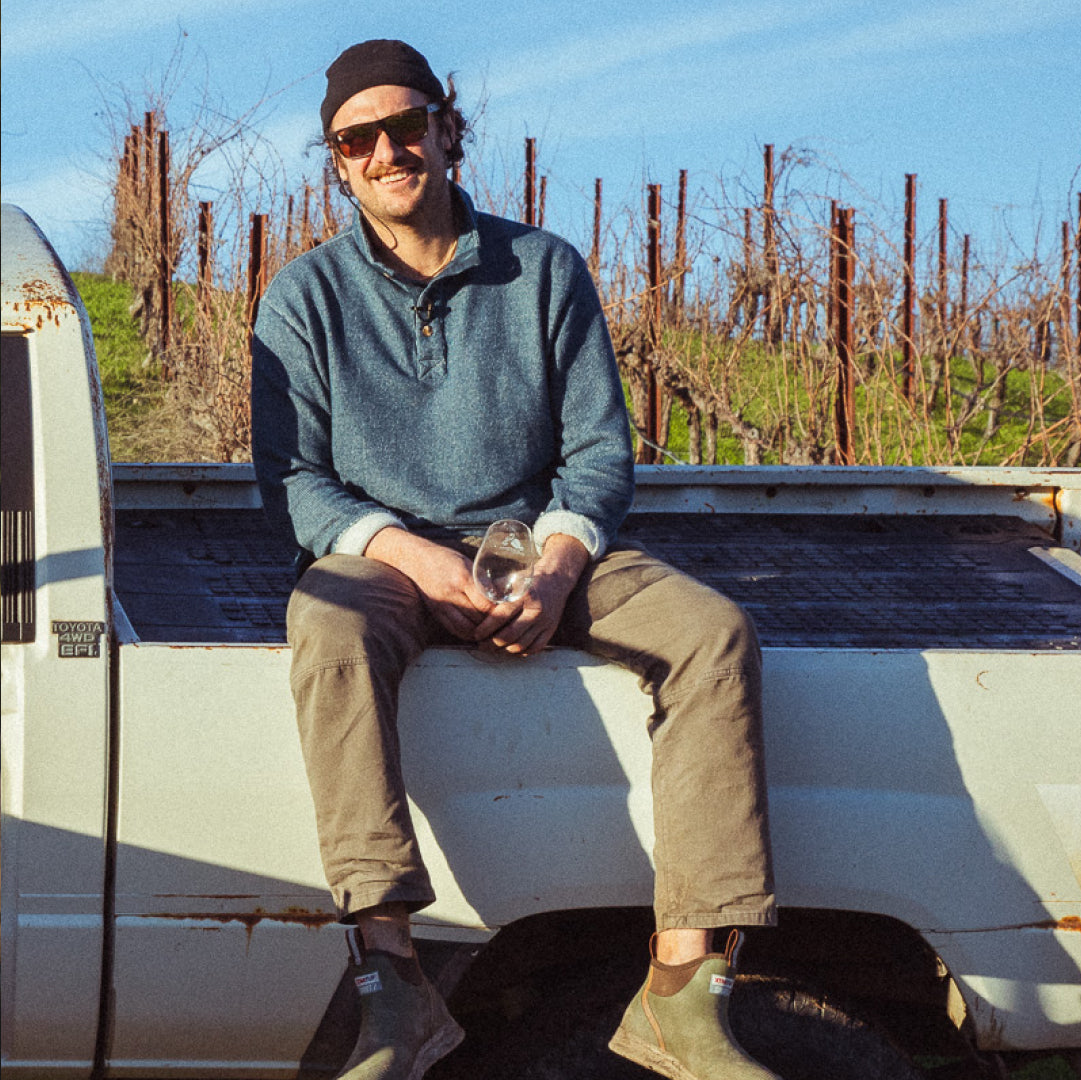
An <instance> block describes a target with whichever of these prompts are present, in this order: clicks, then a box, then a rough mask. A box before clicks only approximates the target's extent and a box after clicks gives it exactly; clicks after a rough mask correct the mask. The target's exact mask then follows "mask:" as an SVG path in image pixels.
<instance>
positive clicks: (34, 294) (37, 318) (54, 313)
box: [11, 278, 75, 330]
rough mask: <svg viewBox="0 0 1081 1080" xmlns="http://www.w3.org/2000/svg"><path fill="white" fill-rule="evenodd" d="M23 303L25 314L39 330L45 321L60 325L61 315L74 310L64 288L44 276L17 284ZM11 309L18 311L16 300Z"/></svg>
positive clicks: (18, 306) (18, 305)
mask: <svg viewBox="0 0 1081 1080" xmlns="http://www.w3.org/2000/svg"><path fill="white" fill-rule="evenodd" d="M19 292H20V293H21V294H22V297H23V303H24V304H25V306H26V314H27V315H29V316H30V317H31V318H32V319H33V320H34V322H35V324H36V325H35V328H36V329H38V330H40V329H41V328H42V327H43V326H44V325H45V323H46V322H51V323H53V324H54V325H57V326H59V325H60V319H61V316H63V315H66V314H67V313H68V312H71V311H74V310H75V305H74V304H73V303H72V301H71V297H70V296H69V295H68V293H67V290H66V289H61V288H58V287H57V285H56V284H55V283H52V282H48V281H46V280H45V279H44V278H31V279H30V280H29V281H24V282H22V283H21V284H20V285H19ZM11 306H12V310H13V311H19V309H20V304H19V303H18V301H16V302H15V303H13V304H12V305H11Z"/></svg>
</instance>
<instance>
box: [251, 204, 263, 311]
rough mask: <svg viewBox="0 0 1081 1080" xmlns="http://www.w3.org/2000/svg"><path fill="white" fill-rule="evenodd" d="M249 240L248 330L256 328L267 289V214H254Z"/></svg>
mask: <svg viewBox="0 0 1081 1080" xmlns="http://www.w3.org/2000/svg"><path fill="white" fill-rule="evenodd" d="M250 221H251V229H250V233H249V240H248V328H249V329H251V328H252V327H254V326H255V319H256V317H257V316H258V314H259V301H260V300H261V299H262V298H263V292H264V290H265V289H266V263H267V258H266V256H267V231H266V223H267V216H266V214H252V215H251V217H250Z"/></svg>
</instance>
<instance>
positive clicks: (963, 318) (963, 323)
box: [957, 233, 972, 352]
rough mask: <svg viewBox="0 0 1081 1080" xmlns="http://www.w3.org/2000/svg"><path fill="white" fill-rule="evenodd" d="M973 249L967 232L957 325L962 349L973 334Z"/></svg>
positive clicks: (962, 258)
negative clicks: (970, 319)
mask: <svg viewBox="0 0 1081 1080" xmlns="http://www.w3.org/2000/svg"><path fill="white" fill-rule="evenodd" d="M971 250H972V237H970V236H969V234H968V233H965V238H964V241H963V242H962V244H961V302H960V305H959V307H958V310H957V325H958V326H960V327H961V333H962V339H961V340H962V345H961V351H962V352H964V351H965V349H966V348H967V343H968V341H969V340H970V339H971V337H972V334H971V331H970V330H969V328H968V260H969V256H970V253H971Z"/></svg>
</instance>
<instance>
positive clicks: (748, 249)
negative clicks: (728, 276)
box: [743, 206, 754, 276]
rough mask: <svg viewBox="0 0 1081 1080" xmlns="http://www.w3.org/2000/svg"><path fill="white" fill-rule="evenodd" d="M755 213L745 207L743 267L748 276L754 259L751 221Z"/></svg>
mask: <svg viewBox="0 0 1081 1080" xmlns="http://www.w3.org/2000/svg"><path fill="white" fill-rule="evenodd" d="M753 217H754V211H752V210H751V208H750V207H749V206H748V207H745V208H744V210H743V266H744V269H745V270H746V271H747V274H748V276H749V275H750V273H751V260H752V259H753V258H754V236H753V235H752V233H751V220H752V218H753Z"/></svg>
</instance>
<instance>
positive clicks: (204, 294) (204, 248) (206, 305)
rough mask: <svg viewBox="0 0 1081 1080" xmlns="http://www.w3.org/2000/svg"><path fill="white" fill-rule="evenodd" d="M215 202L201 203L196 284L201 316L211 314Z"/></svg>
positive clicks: (204, 316)
mask: <svg viewBox="0 0 1081 1080" xmlns="http://www.w3.org/2000/svg"><path fill="white" fill-rule="evenodd" d="M213 245H214V204H213V203H212V202H201V203H199V277H198V278H197V280H196V284H195V297H196V305H197V306H198V309H199V315H200V317H201V318H204V319H206V318H208V317H209V315H210V286H211V274H212V272H213V268H212V265H211V257H212V252H213V250H214V247H213Z"/></svg>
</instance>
